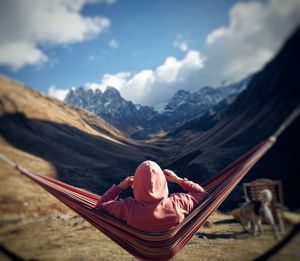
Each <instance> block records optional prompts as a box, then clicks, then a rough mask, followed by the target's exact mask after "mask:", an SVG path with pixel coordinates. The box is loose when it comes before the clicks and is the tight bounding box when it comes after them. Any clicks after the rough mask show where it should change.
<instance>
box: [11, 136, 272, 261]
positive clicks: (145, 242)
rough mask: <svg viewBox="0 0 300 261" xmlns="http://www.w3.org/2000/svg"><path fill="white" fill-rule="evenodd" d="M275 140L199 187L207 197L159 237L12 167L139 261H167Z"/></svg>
mask: <svg viewBox="0 0 300 261" xmlns="http://www.w3.org/2000/svg"><path fill="white" fill-rule="evenodd" d="M275 140H276V138H275V137H274V136H271V137H270V138H269V139H267V140H266V141H264V142H262V143H260V144H259V145H257V146H256V147H255V148H253V149H252V150H250V151H249V152H247V153H246V154H245V155H243V156H242V157H240V158H239V159H238V160H236V161H235V162H233V163H232V164H230V165H229V166H228V167H226V168H225V169H224V170H222V171H221V172H220V173H219V174H217V175H216V176H215V177H213V178H212V179H210V180H208V181H206V182H205V183H203V184H202V186H203V187H204V188H205V189H206V190H207V191H208V193H209V196H208V197H207V198H206V199H205V201H204V202H202V203H201V204H200V205H199V206H198V207H197V208H195V209H194V210H193V211H192V212H191V213H190V214H189V215H188V216H187V217H186V218H185V220H184V221H183V222H182V223H180V224H178V225H177V226H176V227H174V228H172V229H170V230H168V231H165V232H159V233H151V232H150V233H149V232H143V231H139V230H137V229H135V228H132V227H130V226H128V225H127V224H126V223H124V222H122V221H120V220H118V219H116V218H114V217H112V216H110V215H108V214H107V213H105V212H102V211H99V210H96V209H95V208H94V207H95V205H96V203H97V201H98V199H99V198H100V196H98V195H96V194H93V193H90V192H87V191H85V190H82V189H79V188H76V187H74V186H70V185H68V184H66V183H63V182H61V181H58V180H55V179H52V178H49V177H46V176H41V175H39V174H36V173H32V172H30V171H28V170H26V169H25V168H23V167H21V166H19V165H15V167H16V169H17V170H18V171H20V172H21V173H22V174H24V175H25V176H27V177H29V178H31V179H32V180H33V181H35V182H36V183H38V184H39V185H40V186H41V187H43V188H44V189H45V190H47V191H48V192H50V193H51V194H52V195H54V196H55V197H56V198H58V199H59V200H60V201H62V202H63V203H65V204H66V205H67V206H69V207H70V208H71V209H73V210H74V211H75V212H77V213H78V214H79V215H80V216H82V217H83V218H84V219H86V220H87V221H88V222H90V223H91V224H92V225H94V226H95V227H96V228H97V229H99V230H100V231H101V232H103V233H104V234H105V235H107V236H108V237H109V238H110V239H112V240H113V241H114V242H116V243H117V244H118V245H120V246H121V247H122V248H124V249H125V250H127V251H128V252H129V253H130V254H132V255H134V256H136V257H137V258H140V259H143V260H145V259H148V260H168V259H170V258H171V257H173V256H175V255H176V254H177V253H178V252H179V251H180V250H181V249H182V248H183V247H184V245H185V244H186V243H187V242H188V241H189V239H190V238H191V237H192V236H193V235H194V234H195V233H196V232H197V230H198V229H199V228H200V227H201V225H202V224H203V223H204V222H205V221H206V220H207V218H208V217H209V216H210V215H211V214H212V212H213V211H214V210H216V209H217V208H218V207H219V205H220V204H221V203H222V202H223V201H224V200H225V198H226V197H227V196H228V194H229V193H230V192H231V191H232V190H233V189H234V187H235V186H236V185H237V184H238V183H239V181H240V180H241V179H242V178H243V177H244V176H245V175H246V173H247V172H248V171H249V170H250V169H251V167H252V166H253V165H254V164H255V163H256V162H257V161H258V160H259V159H260V158H261V157H262V156H263V155H264V154H265V153H266V152H267V150H268V149H270V147H271V146H272V145H273V144H274V142H275ZM10 163H12V162H10Z"/></svg>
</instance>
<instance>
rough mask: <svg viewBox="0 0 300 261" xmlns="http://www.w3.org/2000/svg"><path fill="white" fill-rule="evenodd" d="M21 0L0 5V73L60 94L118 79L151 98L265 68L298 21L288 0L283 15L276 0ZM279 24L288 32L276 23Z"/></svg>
mask: <svg viewBox="0 0 300 261" xmlns="http://www.w3.org/2000/svg"><path fill="white" fill-rule="evenodd" d="M24 2H25V4H23V5H21V4H20V2H19V1H14V0H12V1H4V2H1V4H0V5H1V6H0V7H1V8H0V9H1V10H2V11H0V15H1V18H0V19H1V24H2V26H1V25H0V30H1V36H4V37H3V40H2V41H1V40H0V50H1V48H2V51H0V74H3V75H6V76H8V77H10V78H13V79H17V80H19V81H21V82H23V83H25V84H26V85H28V86H31V87H32V88H34V89H37V90H39V91H42V92H45V93H47V92H48V91H49V88H50V87H51V90H52V92H51V93H50V94H52V95H54V96H56V97H59V95H57V94H59V91H61V90H67V89H68V88H70V87H72V86H76V87H78V86H87V87H89V88H100V89H102V90H104V89H105V87H106V85H116V86H115V87H116V88H118V89H119V90H120V92H121V93H122V95H123V96H125V98H127V99H131V100H133V101H135V102H138V103H142V104H148V105H157V103H162V102H165V101H166V100H167V99H168V98H169V97H170V96H171V95H172V93H174V92H175V91H176V90H178V89H181V88H184V89H188V90H190V91H193V90H196V89H197V88H200V87H202V86H204V85H207V84H208V85H215V86H218V85H220V84H221V82H222V81H223V80H225V81H227V82H234V81H237V80H240V79H242V78H243V77H245V76H247V75H248V74H249V73H252V72H254V71H257V70H259V69H261V68H262V66H263V65H264V64H265V63H266V62H267V61H269V60H270V59H271V58H272V57H273V56H274V55H275V53H276V52H277V51H278V49H279V48H280V46H281V45H282V43H283V41H284V40H285V39H286V38H287V37H288V35H289V34H290V33H291V32H292V30H293V29H294V28H295V27H296V25H297V24H299V20H300V19H298V18H297V17H298V16H299V17H300V15H299V10H300V7H299V4H297V2H300V1H293V0H287V1H284V2H285V3H286V4H285V5H284V8H286V9H287V11H286V14H283V16H284V19H282V14H278V12H277V10H281V9H282V5H283V4H282V3H280V2H279V1H278V0H270V1H234V0H226V1H219V0H210V1H199V0H197V1H192V0H188V1H183V0H182V1H179V0H152V1H141V0H117V1H115V0H100V1H92V2H95V3H89V2H90V1H89V0H79V1H74V0H64V1H61V4H52V3H53V1H40V3H39V4H38V1H33V0H26V1H24ZM30 3H32V4H36V6H35V7H34V8H32V9H29V7H28V6H30ZM51 5H54V6H51ZM51 8H52V9H53V10H54V11H52V12H51V11H50V13H49V9H51ZM1 12H2V13H1ZM36 13H39V14H40V16H39V17H36V18H35V16H36ZM43 14H44V16H43ZM30 15H31V16H30ZM255 15H259V17H261V16H263V19H262V18H259V17H258V18H256V17H255ZM11 17H17V18H16V19H12V18H11ZM32 17H33V18H32ZM279 18H280V19H279ZM34 19H36V20H34ZM97 19H98V20H97ZM259 19H261V20H259ZM31 20H32V21H31ZM247 23H248V24H247ZM253 23H255V26H254V25H253ZM256 23H257V24H256ZM279 23H280V24H283V26H281V27H283V28H282V31H284V32H279V33H278V32H276V30H277V29H276V26H277V24H279ZM243 24H244V25H243ZM272 24H273V25H272ZM248 27H249V33H247V30H248V29H247V28H248ZM257 28H258V29H257ZM277 28H278V27H277ZM286 28H288V30H287V29H286ZM251 29H253V30H251ZM56 31H57V32H56ZM251 31H252V32H251ZM265 31H268V32H269V35H267V36H266V34H265V33H264V32H265ZM12 32H16V33H12ZM18 32H19V33H18ZM251 34H252V35H251ZM247 38H249V39H252V40H251V41H252V42H251V41H250V44H249V42H248V41H247V42H246V43H247V45H249V46H250V47H249V48H248V47H247V49H245V47H244V46H245V41H246V39H247ZM253 38H255V39H254V40H255V41H254V40H253ZM260 38H262V40H261V39H260ZM241 39H242V40H241ZM274 41H275V42H277V43H274ZM15 43H19V44H15ZM15 45H16V46H15ZM251 45H252V46H251ZM251 48H252V49H251ZM245 50H247V52H246V51H245ZM252 50H253V53H252ZM245 53H246V54H245ZM244 61H245V62H244ZM228 68H230V70H229V69H228ZM226 70H227V71H226ZM214 72H215V73H216V75H217V76H215V75H214Z"/></svg>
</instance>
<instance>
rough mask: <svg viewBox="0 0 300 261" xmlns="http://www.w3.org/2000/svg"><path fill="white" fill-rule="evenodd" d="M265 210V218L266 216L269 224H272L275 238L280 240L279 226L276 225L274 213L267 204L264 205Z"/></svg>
mask: <svg viewBox="0 0 300 261" xmlns="http://www.w3.org/2000/svg"><path fill="white" fill-rule="evenodd" d="M263 209H264V213H265V216H266V218H267V220H268V222H269V223H270V224H271V226H272V228H273V232H274V236H275V238H276V239H278V238H279V235H278V230H277V226H276V224H275V221H274V217H273V215H272V212H271V210H270V208H269V207H268V205H267V204H264V205H263Z"/></svg>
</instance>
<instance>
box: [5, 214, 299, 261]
mask: <svg viewBox="0 0 300 261" xmlns="http://www.w3.org/2000/svg"><path fill="white" fill-rule="evenodd" d="M209 223H210V226H209V227H204V228H202V229H200V230H199V231H198V232H197V233H196V234H195V235H194V236H193V238H192V239H191V240H190V241H189V243H188V244H187V245H186V246H185V247H184V248H183V250H182V251H181V252H180V253H179V254H178V255H177V256H176V257H175V258H173V260H189V261H192V260H252V259H253V258H255V257H257V256H259V255H260V254H262V253H264V252H265V251H266V250H268V249H269V248H270V247H272V246H273V245H274V244H275V243H276V242H277V241H276V240H275V239H274V238H273V234H272V231H271V229H270V227H269V226H267V225H265V226H264V228H265V233H264V234H263V235H262V236H260V237H252V236H249V235H248V234H246V233H244V232H243V229H242V227H241V226H240V224H239V223H237V222H235V221H234V220H232V217H231V216H230V215H225V214H221V213H215V214H214V215H213V216H212V217H211V218H210V219H209ZM0 242H1V245H2V246H4V247H5V248H7V249H8V250H10V251H11V252H13V253H15V254H17V255H19V256H20V257H22V258H24V259H27V260H78V261H79V260H136V259H135V258H134V257H132V256H131V255H130V254H128V253H127V252H126V251H124V250H123V249H121V248H120V247H119V246H117V245H116V244H115V243H114V242H112V241H111V240H109V239H108V238H106V237H105V236H104V235H103V234H101V233H100V232H98V231H97V230H96V229H95V228H93V227H92V226H91V225H89V224H88V223H87V222H86V221H84V220H83V219H82V218H80V217H79V216H77V215H75V214H72V213H71V212H69V213H67V214H62V215H54V216H26V217H25V216H23V217H20V216H6V217H4V216H2V217H1V219H0ZM299 245H300V235H298V236H297V237H296V238H295V239H294V240H293V241H292V242H291V243H290V244H289V245H288V246H287V247H286V248H284V249H283V250H282V251H280V252H279V253H278V254H277V255H276V256H274V257H273V258H272V259H271V260H299V259H300V253H299V250H298V248H299ZM0 260H11V259H9V258H8V257H7V256H5V255H4V254H3V252H2V253H1V255H0Z"/></svg>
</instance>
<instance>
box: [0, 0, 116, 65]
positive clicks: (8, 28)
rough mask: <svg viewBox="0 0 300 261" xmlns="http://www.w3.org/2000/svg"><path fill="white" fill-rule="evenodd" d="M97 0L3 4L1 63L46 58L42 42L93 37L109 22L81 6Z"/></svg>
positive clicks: (34, 61)
mask: <svg viewBox="0 0 300 261" xmlns="http://www.w3.org/2000/svg"><path fill="white" fill-rule="evenodd" d="M95 2H105V3H107V4H112V2H114V1H109V0H107V1H96V0H61V1H59V0H56V1H47V0H39V1H34V0H23V1H18V0H10V1H4V2H3V1H2V2H1V4H0V34H1V38H0V64H2V65H7V66H10V67H11V68H13V69H14V70H18V69H20V68H22V67H23V66H25V65H34V64H40V63H43V62H46V61H47V60H48V59H49V58H48V56H47V54H46V53H45V52H44V51H43V50H42V48H41V46H43V45H66V44H71V43H75V42H82V41H85V40H87V39H90V38H92V37H94V36H96V35H98V34H99V33H101V32H102V31H103V30H104V29H106V28H108V27H109V26H110V20H109V19H107V18H103V17H99V16H96V17H86V16H82V15H81V13H80V12H81V10H82V8H83V6H84V5H85V4H86V3H95Z"/></svg>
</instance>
